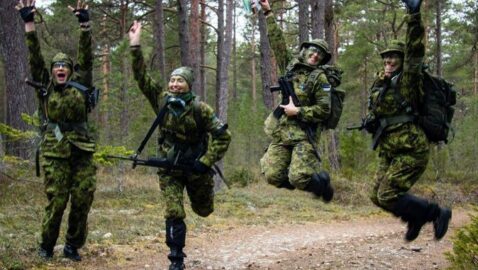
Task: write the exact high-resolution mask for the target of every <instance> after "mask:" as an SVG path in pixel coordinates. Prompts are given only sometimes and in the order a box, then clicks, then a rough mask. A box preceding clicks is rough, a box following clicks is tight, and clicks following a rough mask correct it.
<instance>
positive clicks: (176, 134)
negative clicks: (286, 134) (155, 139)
mask: <svg viewBox="0 0 478 270" xmlns="http://www.w3.org/2000/svg"><path fill="white" fill-rule="evenodd" d="M131 55H132V57H133V72H134V78H135V79H136V81H137V82H138V86H139V88H140V90H141V92H143V94H144V95H145V96H146V98H147V99H148V100H149V103H150V104H151V106H152V107H153V110H154V112H155V113H156V114H158V113H159V111H160V110H161V109H162V107H163V106H164V104H165V100H166V99H167V97H168V95H170V93H169V92H168V91H164V89H163V87H162V86H161V85H160V84H158V83H157V82H155V81H154V80H153V79H152V78H151V77H150V76H149V74H148V73H147V71H146V65H145V63H144V58H143V54H142V51H141V48H138V47H133V48H132V49H131ZM195 113H196V115H195ZM197 119H198V120H199V121H196V120H197ZM159 130H160V135H159V155H160V157H164V158H169V159H171V158H174V159H175V158H176V157H177V156H178V155H179V159H181V158H184V159H185V160H187V159H189V158H190V156H188V152H193V153H192V155H193V156H191V157H192V158H198V157H197V156H194V155H195V154H197V151H199V152H203V154H202V155H201V156H200V157H199V161H201V162H202V163H204V164H205V165H207V166H212V165H213V164H214V163H215V162H217V161H218V160H220V159H221V158H222V157H223V156H224V154H225V153H226V151H227V148H228V147H229V143H230V141H231V133H230V132H229V131H228V130H227V127H226V126H225V125H224V124H223V123H222V122H221V121H220V120H219V119H218V118H217V116H216V114H215V113H214V110H213V109H212V108H211V107H210V106H209V105H207V104H206V103H204V102H199V101H196V100H194V99H193V100H192V101H190V102H189V103H188V104H187V105H186V109H185V111H184V112H183V113H182V114H181V115H179V116H174V115H173V114H172V113H167V114H166V115H165V117H164V119H163V121H162V123H160V127H159ZM209 136H210V139H209V140H208V141H209V142H208V144H207V149H203V151H201V149H196V147H199V146H200V145H201V140H203V139H204V138H206V140H207V139H208V137H209ZM179 151H182V153H179ZM189 161H190V160H189Z"/></svg>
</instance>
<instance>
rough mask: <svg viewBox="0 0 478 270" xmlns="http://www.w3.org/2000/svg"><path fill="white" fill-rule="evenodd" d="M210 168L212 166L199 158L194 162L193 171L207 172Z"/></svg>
mask: <svg viewBox="0 0 478 270" xmlns="http://www.w3.org/2000/svg"><path fill="white" fill-rule="evenodd" d="M210 169H211V168H209V167H208V166H206V164H204V163H202V162H201V161H199V160H196V161H194V164H193V171H194V172H196V173H199V174H205V173H207V172H209V170H210Z"/></svg>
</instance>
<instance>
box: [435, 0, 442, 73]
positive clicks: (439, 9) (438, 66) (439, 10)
mask: <svg viewBox="0 0 478 270" xmlns="http://www.w3.org/2000/svg"><path fill="white" fill-rule="evenodd" d="M442 1H443V0H437V1H436V7H435V8H436V17H435V18H436V19H435V24H436V26H435V36H436V52H435V58H436V74H437V75H438V76H441V75H442V71H443V68H442V56H441V55H442V52H441V43H442V38H441V13H442V4H441V2H442Z"/></svg>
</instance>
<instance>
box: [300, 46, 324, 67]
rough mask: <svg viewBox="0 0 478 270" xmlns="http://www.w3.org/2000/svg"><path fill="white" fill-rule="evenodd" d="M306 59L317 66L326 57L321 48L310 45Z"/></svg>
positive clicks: (308, 62) (306, 52)
mask: <svg viewBox="0 0 478 270" xmlns="http://www.w3.org/2000/svg"><path fill="white" fill-rule="evenodd" d="M305 59H306V61H307V64H309V65H311V66H315V65H318V64H319V63H320V62H321V61H322V59H324V55H323V54H322V52H321V51H320V49H319V48H317V47H314V46H310V47H308V48H307V49H306V50H305Z"/></svg>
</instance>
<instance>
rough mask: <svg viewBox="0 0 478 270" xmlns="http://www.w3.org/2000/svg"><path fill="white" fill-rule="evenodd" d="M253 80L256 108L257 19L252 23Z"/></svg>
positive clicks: (253, 102)
mask: <svg viewBox="0 0 478 270" xmlns="http://www.w3.org/2000/svg"><path fill="white" fill-rule="evenodd" d="M251 50H252V57H251V80H252V108H253V110H255V109H256V104H257V84H256V80H257V76H256V20H255V19H254V21H253V23H252V35H251Z"/></svg>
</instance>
